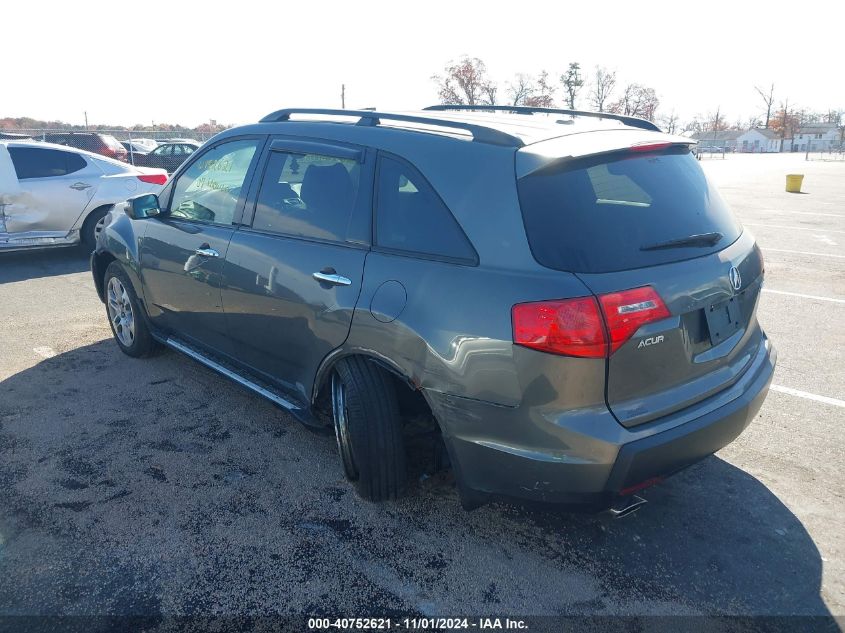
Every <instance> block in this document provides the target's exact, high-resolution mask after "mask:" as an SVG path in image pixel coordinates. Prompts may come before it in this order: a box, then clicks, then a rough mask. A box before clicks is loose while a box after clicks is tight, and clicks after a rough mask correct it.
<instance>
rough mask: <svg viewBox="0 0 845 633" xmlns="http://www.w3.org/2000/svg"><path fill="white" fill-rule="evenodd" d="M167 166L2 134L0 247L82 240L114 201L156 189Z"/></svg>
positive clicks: (90, 241)
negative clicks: (11, 138)
mask: <svg viewBox="0 0 845 633" xmlns="http://www.w3.org/2000/svg"><path fill="white" fill-rule="evenodd" d="M166 182H167V172H166V171H165V170H163V169H153V168H150V167H134V166H132V165H128V164H126V163H121V162H119V161H116V160H112V159H110V158H106V157H104V156H99V155H98V154H92V153H91V152H86V151H84V150H79V149H74V148H71V147H65V146H63V145H52V144H50V143H41V142H38V141H2V140H0V252H3V251H16V250H25V249H33V248H46V247H54V246H72V245H74V244H79V243H80V242H83V243H84V244H86V246H90V247H91V248H93V247H94V241H95V237H96V233H95V232H96V227H97V223H98V222H100V221H101V220H102V219H103V218H104V217H105V215H106V214H107V213H108V212H109V210H110V209H111V208H112V206H114V205H115V204H117V203H119V202H123V201H125V200H126V199H127V198H129V197H131V196H135V195H138V194H142V193H158V192H159V191H161V188H162V186H163V185H164V184H165V183H166Z"/></svg>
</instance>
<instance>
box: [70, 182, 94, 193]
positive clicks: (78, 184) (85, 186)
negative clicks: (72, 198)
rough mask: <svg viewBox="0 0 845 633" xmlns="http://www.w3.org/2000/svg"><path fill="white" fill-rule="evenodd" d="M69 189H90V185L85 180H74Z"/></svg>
mask: <svg viewBox="0 0 845 633" xmlns="http://www.w3.org/2000/svg"><path fill="white" fill-rule="evenodd" d="M70 188H71V189H76V190H77V191H84V190H85V189H90V188H91V185H89V184H88V183H86V182H75V183H73V184H72V185H71V186H70Z"/></svg>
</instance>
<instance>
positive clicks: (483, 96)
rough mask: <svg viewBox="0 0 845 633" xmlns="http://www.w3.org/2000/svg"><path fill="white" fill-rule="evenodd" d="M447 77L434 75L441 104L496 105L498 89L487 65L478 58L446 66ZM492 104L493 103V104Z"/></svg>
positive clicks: (450, 63)
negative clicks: (491, 79)
mask: <svg viewBox="0 0 845 633" xmlns="http://www.w3.org/2000/svg"><path fill="white" fill-rule="evenodd" d="M444 70H445V75H434V76H432V78H431V79H432V81H434V82H435V83H436V84H437V92H438V96H439V97H440V102H441V103H443V104H447V105H481V104H485V105H494V103H495V100H496V87H495V84H493V82H492V81H490V79H489V77H488V76H487V66H486V64H485V63H484V62H483V61H481V60H480V59H478V58H477V57H466V56H464V57H462V58H461V59H460V60H458V61H457V62H454V61H452V62H449V63H448V64H446V68H445V69H444ZM491 102H492V103H491Z"/></svg>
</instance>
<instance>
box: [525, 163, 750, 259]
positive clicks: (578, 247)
mask: <svg viewBox="0 0 845 633" xmlns="http://www.w3.org/2000/svg"><path fill="white" fill-rule="evenodd" d="M518 188H519V200H520V204H521V206H522V214H523V218H524V220H525V230H526V232H527V234H528V241H529V243H530V245H531V250H532V252H533V253H534V257H535V258H536V259H537V261H538V262H539V263H540V264H542V265H543V266H548V267H549V268H556V269H558V270H567V271H573V272H584V273H601V272H610V271H615V270H624V269H629V268H642V267H645V266H654V265H658V264H663V263H668V262H673V261H680V260H683V259H691V258H693V257H700V256H701V255H707V254H709V253H712V252H715V251H718V250H721V249H723V248H725V247H726V246H727V245H729V244H731V243H732V242H734V241H735V240H736V239H737V237H739V235H740V233H741V230H742V229H741V227H740V226H739V224H738V223H737V221H736V220H735V219H734V217H733V214H732V213H731V212H730V210H729V209H728V208H727V206H726V205H725V203H724V201H723V200H722V198H721V197H720V196H719V194H718V192H717V191H716V190H715V189H714V188H713V187H711V186H710V184H709V183H708V182H707V179H706V178H705V176H704V172H703V171H702V170H701V167H700V166H699V164H698V161H697V160H695V158H694V157H693V156H692V154H690V153H689V151H688V150H686V149H670V150H668V151H665V152H662V153H644V154H636V153H624V154H623V153H615V154H610V155H608V154H605V155H603V156H593V157H588V158H585V159H578V160H573V161H566V162H562V163H559V164H557V165H552V166H551V167H548V168H543V169H540V170H538V171H536V172H534V173H531V174H528V175H527V176H524V177H522V178H520V179H519V181H518ZM711 232H718V233H722V235H723V236H724V237H723V238H722V239H721V240H719V241H718V242H717V243H715V244H713V245H707V246H700V245H699V246H684V247H680V248H665V249H658V250H641V249H642V248H643V247H646V246H653V245H656V244H660V243H662V242H667V241H670V240H677V239H680V238H684V237H688V236H690V235H696V234H702V233H711Z"/></svg>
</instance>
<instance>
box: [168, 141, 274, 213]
mask: <svg viewBox="0 0 845 633" xmlns="http://www.w3.org/2000/svg"><path fill="white" fill-rule="evenodd" d="M257 147H258V141H256V140H253V139H250V140H241V141H231V142H229V143H223V144H222V145H218V146H217V147H215V148H213V149H211V150H209V151H207V152H205V153H204V154H203V155H202V156H200V158H199V159H198V160H197V161H195V162H194V163H193V164H192V165H191V166H190V167H188V169H187V170H186V171H185V173H184V174H182V175H181V176H179V178H178V180H177V181H176V183H175V185H174V188H173V197H172V199H171V203H170V215H171V216H172V217H175V218H185V219H188V220H198V221H201V222H213V223H214V224H231V223H232V220H233V219H234V217H235V210H236V209H237V206H238V200H239V198H240V195H241V188H242V187H243V185H244V179H245V178H246V174H247V172H248V171H249V166H250V164H251V163H252V160H253V157H254V156H255V152H256V149H257Z"/></svg>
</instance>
